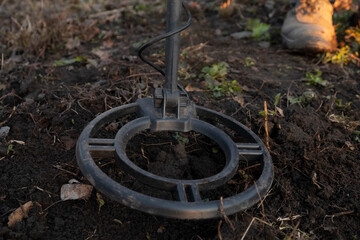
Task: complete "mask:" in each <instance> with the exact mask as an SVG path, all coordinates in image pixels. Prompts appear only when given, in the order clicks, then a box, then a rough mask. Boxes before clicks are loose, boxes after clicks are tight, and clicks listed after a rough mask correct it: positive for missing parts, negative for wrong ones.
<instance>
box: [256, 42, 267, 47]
mask: <svg viewBox="0 0 360 240" xmlns="http://www.w3.org/2000/svg"><path fill="white" fill-rule="evenodd" d="M258 45H259V46H260V47H262V48H269V47H270V42H259V43H258Z"/></svg>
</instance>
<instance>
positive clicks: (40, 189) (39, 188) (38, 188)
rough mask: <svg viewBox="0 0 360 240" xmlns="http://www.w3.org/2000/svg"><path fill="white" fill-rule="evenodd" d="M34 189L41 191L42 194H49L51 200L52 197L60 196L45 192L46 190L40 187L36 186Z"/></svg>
mask: <svg viewBox="0 0 360 240" xmlns="http://www.w3.org/2000/svg"><path fill="white" fill-rule="evenodd" d="M34 188H35V189H37V190H39V191H41V192H45V193H47V194H48V196H49V197H50V198H51V195H54V196H58V194H55V193H52V192H49V191H47V190H45V189H42V188H41V187H39V186H34Z"/></svg>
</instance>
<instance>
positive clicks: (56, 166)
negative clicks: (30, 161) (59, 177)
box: [53, 165, 77, 177]
mask: <svg viewBox="0 0 360 240" xmlns="http://www.w3.org/2000/svg"><path fill="white" fill-rule="evenodd" d="M53 167H54V168H56V169H59V170H60V171H63V172H66V173H68V174H70V175H73V176H75V177H77V174H76V173H73V172H70V171H68V170H65V169H63V168H61V167H60V166H58V165H54V166H53Z"/></svg>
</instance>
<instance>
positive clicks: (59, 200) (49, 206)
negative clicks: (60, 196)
mask: <svg viewBox="0 0 360 240" xmlns="http://www.w3.org/2000/svg"><path fill="white" fill-rule="evenodd" d="M60 202H64V201H63V200H58V201H56V202H53V203H52V204H50V206H48V207H47V208H45V209H44V210H43V212H45V211H46V210H48V209H49V208H51V207H52V206H54V205H55V204H58V203H60Z"/></svg>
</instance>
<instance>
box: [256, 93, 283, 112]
mask: <svg viewBox="0 0 360 240" xmlns="http://www.w3.org/2000/svg"><path fill="white" fill-rule="evenodd" d="M280 98H281V93H278V94H276V96H275V101H274V110H268V115H270V116H273V115H275V114H276V112H277V111H278V110H279V109H278V107H277V105H278V104H279V102H280ZM259 114H260V115H261V116H263V117H264V116H265V111H260V112H259Z"/></svg>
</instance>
